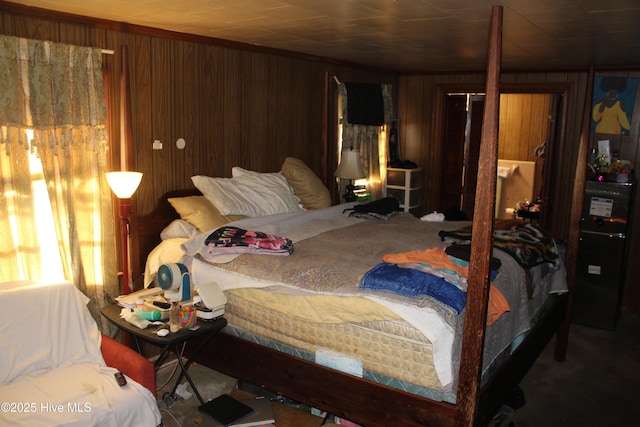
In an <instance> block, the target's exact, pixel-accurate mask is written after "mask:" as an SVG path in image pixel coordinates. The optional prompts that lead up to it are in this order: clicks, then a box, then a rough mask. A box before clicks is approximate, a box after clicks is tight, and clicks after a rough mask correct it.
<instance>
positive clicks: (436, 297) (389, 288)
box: [359, 262, 467, 314]
mask: <svg viewBox="0 0 640 427" xmlns="http://www.w3.org/2000/svg"><path fill="white" fill-rule="evenodd" d="M359 286H360V288H361V289H367V290H371V291H381V292H391V293H395V294H399V295H403V296H406V297H409V298H415V297H426V298H429V299H431V300H433V301H436V302H439V303H441V304H442V305H444V306H445V307H448V308H449V309H451V310H452V311H453V312H454V313H455V314H460V312H461V311H462V310H463V309H464V306H465V304H466V302H467V294H466V292H464V291H462V290H460V289H458V288H457V287H455V286H454V285H452V284H451V283H448V282H446V281H445V280H444V279H442V278H440V277H436V276H434V275H433V274H429V273H425V272H422V271H419V270H416V269H413V268H400V267H398V266H397V265H396V264H390V263H386V262H382V263H379V264H376V265H375V266H374V267H373V268H371V269H370V270H369V271H367V272H366V273H365V274H364V275H363V276H362V279H361V280H360V285H359Z"/></svg>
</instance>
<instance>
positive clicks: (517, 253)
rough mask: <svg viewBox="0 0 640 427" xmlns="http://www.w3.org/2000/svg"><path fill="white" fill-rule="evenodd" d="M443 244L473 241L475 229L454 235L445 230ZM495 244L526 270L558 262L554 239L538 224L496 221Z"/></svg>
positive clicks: (461, 229) (454, 232) (442, 236)
mask: <svg viewBox="0 0 640 427" xmlns="http://www.w3.org/2000/svg"><path fill="white" fill-rule="evenodd" d="M439 235H440V237H441V238H442V240H443V241H447V240H449V241H454V242H455V241H458V242H470V241H471V226H466V227H462V228H460V229H458V230H454V231H446V230H441V231H440V233H439ZM493 235H494V236H493V244H494V246H495V247H497V248H500V249H502V250H503V251H505V252H507V253H508V254H509V255H511V256H512V257H513V258H514V259H515V260H516V261H517V262H518V264H520V265H521V266H523V267H524V268H531V267H533V266H535V265H538V264H542V263H544V262H549V263H552V264H555V263H556V261H557V260H558V252H557V250H556V247H555V244H554V242H553V238H552V237H551V236H550V235H549V233H547V232H546V231H544V230H542V229H541V228H540V227H538V226H537V225H536V224H532V223H528V222H527V223H524V222H516V221H512V220H506V221H505V220H502V221H501V220H496V222H495V226H494V232H493Z"/></svg>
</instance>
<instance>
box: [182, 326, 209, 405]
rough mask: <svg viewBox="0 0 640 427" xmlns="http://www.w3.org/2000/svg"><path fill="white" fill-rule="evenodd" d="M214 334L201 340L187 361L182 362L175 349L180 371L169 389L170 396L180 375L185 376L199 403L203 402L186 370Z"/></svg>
mask: <svg viewBox="0 0 640 427" xmlns="http://www.w3.org/2000/svg"><path fill="white" fill-rule="evenodd" d="M214 335H216V333H212V334H209V335H208V336H207V337H206V338H205V339H203V340H202V342H201V343H200V345H199V346H198V347H197V348H196V350H195V351H194V352H193V353H192V354H191V357H189V359H188V360H187V363H184V364H183V363H182V358H181V357H180V355H179V353H178V349H177V348H176V349H175V352H176V355H177V356H178V363H179V364H180V368H181V371H182V372H180V375H179V376H178V379H177V381H176V384H175V385H174V386H173V390H171V395H172V396H173V395H174V394H175V392H176V390H177V388H178V385H179V384H180V381H181V380H182V377H185V378H186V379H187V381H188V382H189V385H190V386H191V388H192V389H193V392H194V393H195V394H196V397H197V398H198V400H199V401H200V403H201V404H204V400H203V399H202V397H201V396H200V393H199V392H198V389H197V388H196V386H195V384H194V383H193V381H192V380H191V376H190V375H189V373H188V372H187V370H188V369H189V367H190V366H191V365H192V364H193V362H194V361H195V358H196V356H197V355H198V354H199V353H200V351H202V349H203V348H204V347H205V346H206V345H207V343H208V342H209V341H210V340H211V339H212V338H213V337H214Z"/></svg>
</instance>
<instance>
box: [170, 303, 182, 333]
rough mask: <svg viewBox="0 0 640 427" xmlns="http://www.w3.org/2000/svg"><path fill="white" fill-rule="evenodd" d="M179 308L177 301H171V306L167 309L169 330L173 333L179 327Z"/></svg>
mask: <svg viewBox="0 0 640 427" xmlns="http://www.w3.org/2000/svg"><path fill="white" fill-rule="evenodd" d="M181 311H182V310H181V308H180V305H179V304H178V301H173V302H172V303H171V308H170V309H169V330H170V331H171V332H173V333H176V332H178V331H179V330H180V329H181V326H180V315H181Z"/></svg>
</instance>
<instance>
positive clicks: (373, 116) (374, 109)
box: [344, 83, 384, 126]
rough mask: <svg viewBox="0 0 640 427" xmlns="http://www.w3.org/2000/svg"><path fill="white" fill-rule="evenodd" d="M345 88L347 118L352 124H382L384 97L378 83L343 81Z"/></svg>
mask: <svg viewBox="0 0 640 427" xmlns="http://www.w3.org/2000/svg"><path fill="white" fill-rule="evenodd" d="M344 85H345V87H346V88H347V120H348V122H349V123H350V124H353V125H370V126H382V125H383V124H384V99H383V97H382V88H381V87H380V85H379V84H371V83H345V84H344Z"/></svg>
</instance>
